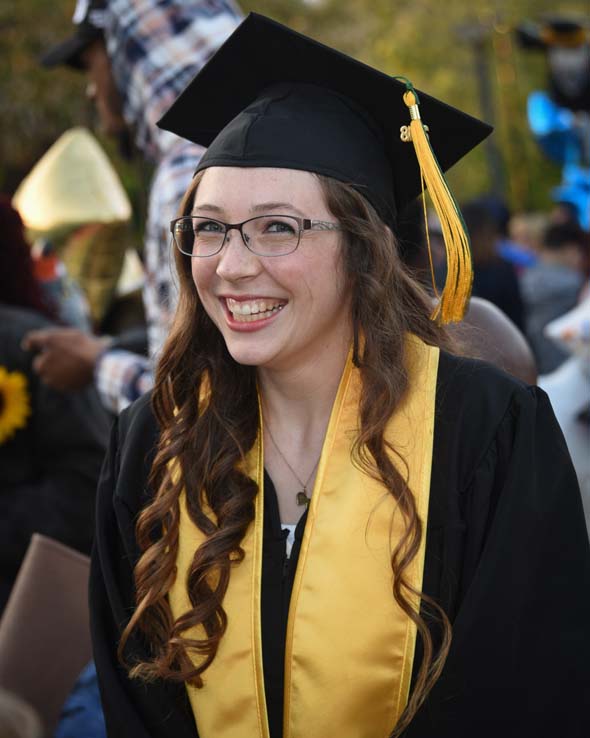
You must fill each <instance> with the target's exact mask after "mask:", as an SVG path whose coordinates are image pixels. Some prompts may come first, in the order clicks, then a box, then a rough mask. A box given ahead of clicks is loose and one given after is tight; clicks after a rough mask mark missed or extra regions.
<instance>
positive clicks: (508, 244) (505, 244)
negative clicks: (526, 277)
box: [497, 238, 538, 270]
mask: <svg viewBox="0 0 590 738" xmlns="http://www.w3.org/2000/svg"><path fill="white" fill-rule="evenodd" d="M497 250H498V254H499V255H500V256H501V257H502V258H503V259H506V261H509V262H510V263H511V264H514V266H515V267H516V268H517V270H520V269H526V268H527V267H531V266H533V265H534V264H536V263H537V261H538V257H537V255H536V254H534V253H533V252H532V251H529V250H528V249H526V248H525V247H524V246H521V245H520V244H519V243H517V242H516V241H511V240H509V239H508V238H503V239H501V240H499V241H498V243H497Z"/></svg>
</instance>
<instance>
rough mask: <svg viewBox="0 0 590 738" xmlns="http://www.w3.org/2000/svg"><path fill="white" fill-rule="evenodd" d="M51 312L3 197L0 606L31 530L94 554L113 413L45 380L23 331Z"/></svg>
mask: <svg viewBox="0 0 590 738" xmlns="http://www.w3.org/2000/svg"><path fill="white" fill-rule="evenodd" d="M53 314H54V313H53V312H52V311H51V310H48V309H47V307H46V303H44V302H43V296H42V291H41V289H40V287H39V285H38V284H37V282H36V281H35V278H34V275H33V262H32V259H31V255H30V249H29V246H28V244H27V243H26V241H25V239H24V235H23V226H22V222H21V220H20V217H19V215H18V213H17V212H16V211H15V210H14V209H13V208H12V207H11V205H10V203H9V202H8V200H7V199H2V200H0V539H1V540H2V546H1V548H0V611H1V610H2V609H3V608H4V605H5V603H6V600H7V599H8V595H9V593H10V590H11V588H12V584H13V582H14V579H15V577H16V575H17V572H18V570H19V567H20V564H21V561H22V559H23V557H24V555H25V552H26V550H27V546H28V544H29V540H30V538H31V535H32V534H33V533H35V532H37V533H43V534H45V535H47V536H50V537H51V538H55V539H56V540H58V541H61V542H62V543H65V544H66V545H68V546H72V547H73V548H75V549H77V550H78V551H82V552H83V553H86V554H88V553H90V547H91V545H92V538H93V528H94V504H95V494H96V482H97V479H98V476H99V472H100V467H101V464H102V461H103V456H104V452H105V448H106V444H107V439H108V428H109V419H108V417H107V414H106V412H105V411H104V409H103V407H102V404H101V403H100V401H99V398H98V395H97V394H96V391H95V390H94V389H93V388H91V387H89V388H87V389H84V390H81V391H79V392H59V391H56V390H53V389H51V388H49V387H47V386H46V385H44V384H43V383H42V382H40V381H39V378H38V376H37V374H36V372H35V371H34V369H33V361H34V357H33V356H32V355H31V353H29V352H26V351H23V350H22V348H21V342H22V340H23V336H24V335H25V334H26V333H28V332H29V331H31V330H39V329H44V328H48V327H50V326H51V325H52V324H53V323H52V321H51V318H52V317H53Z"/></svg>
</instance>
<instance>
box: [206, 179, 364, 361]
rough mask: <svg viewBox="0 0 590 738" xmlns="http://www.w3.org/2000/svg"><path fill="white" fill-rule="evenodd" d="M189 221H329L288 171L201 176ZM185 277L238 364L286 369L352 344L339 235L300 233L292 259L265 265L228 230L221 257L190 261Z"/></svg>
mask: <svg viewBox="0 0 590 738" xmlns="http://www.w3.org/2000/svg"><path fill="white" fill-rule="evenodd" d="M192 214H193V215H198V216H201V217H203V216H204V217H211V218H215V219H216V220H220V221H223V222H226V223H239V222H241V221H244V220H247V219H248V218H252V217H255V216H258V215H269V214H270V215H273V214H274V215H293V216H296V217H299V218H310V219H312V220H324V221H334V217H333V216H332V214H331V213H330V212H329V210H328V209H327V206H326V204H325V201H324V196H323V193H322V189H321V186H320V183H319V181H318V179H317V177H315V176H314V175H312V174H310V173H308V172H302V171H298V170H292V169H271V168H241V167H240V168H238V167H211V168H210V169H206V170H205V172H204V175H203V178H202V180H201V182H200V183H199V186H198V189H197V192H196V195H195V203H194V207H193V211H192ZM253 248H254V249H255V248H256V245H255V244H253ZM192 275H193V280H194V283H195V285H196V288H197V291H198V293H199V297H200V300H201V302H202V303H203V306H204V308H205V310H206V311H207V313H208V315H209V317H210V318H211V320H212V321H213V322H214V323H215V325H216V326H217V327H218V329H219V330H220V332H221V334H222V335H223V337H224V339H225V342H226V345H227V348H228V351H229V352H230V354H231V355H232V357H233V358H234V359H235V361H237V362H238V363H240V364H247V365H251V366H258V367H265V368H268V369H277V370H285V369H290V368H293V369H295V368H296V367H298V366H301V365H302V364H307V363H308V362H311V363H314V361H315V359H316V358H317V357H318V355H319V354H320V353H321V352H324V351H330V350H334V349H336V348H337V347H338V349H341V347H342V345H343V344H347V343H348V342H350V340H351V338H352V328H351V319H350V295H349V292H348V290H347V286H346V278H345V275H344V268H343V260H342V233H340V232H338V231H304V232H303V233H302V234H301V240H300V243H299V246H298V248H297V249H296V250H295V251H293V252H292V253H290V254H286V255H284V256H274V257H268V256H267V257H265V256H258V255H256V254H254V253H252V252H251V251H249V250H248V249H247V248H246V246H245V245H244V242H243V241H242V238H241V236H240V233H239V231H237V230H231V231H230V232H229V233H228V234H227V237H226V241H225V245H224V246H223V249H222V250H221V251H220V253H218V254H215V255H214V256H209V257H205V258H193V259H192Z"/></svg>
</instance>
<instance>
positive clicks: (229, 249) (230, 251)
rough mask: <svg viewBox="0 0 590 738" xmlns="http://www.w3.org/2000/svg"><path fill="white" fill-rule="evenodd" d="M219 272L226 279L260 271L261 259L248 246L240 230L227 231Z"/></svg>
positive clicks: (242, 276) (250, 274) (250, 275)
mask: <svg viewBox="0 0 590 738" xmlns="http://www.w3.org/2000/svg"><path fill="white" fill-rule="evenodd" d="M216 271H217V274H218V275H219V276H220V277H222V278H223V279H226V280H230V281H231V280H233V281H235V280H237V279H244V278H247V277H253V276H255V275H256V274H258V272H259V271H260V260H259V258H258V257H257V256H256V254H253V253H252V252H251V251H250V250H249V249H247V248H246V246H245V245H244V242H243V240H242V236H241V234H240V232H239V231H238V230H231V231H228V232H227V235H226V237H225V243H224V244H223V248H222V249H221V251H220V253H219V261H218V262H217V270H216Z"/></svg>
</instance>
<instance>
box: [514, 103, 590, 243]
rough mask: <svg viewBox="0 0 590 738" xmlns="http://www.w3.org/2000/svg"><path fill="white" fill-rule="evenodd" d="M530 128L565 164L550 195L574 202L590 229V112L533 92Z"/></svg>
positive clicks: (548, 151) (583, 223)
mask: <svg viewBox="0 0 590 738" xmlns="http://www.w3.org/2000/svg"><path fill="white" fill-rule="evenodd" d="M527 110H528V120H529V126H530V129H531V131H532V133H533V135H534V136H535V139H536V140H537V143H538V144H539V146H540V147H541V149H542V151H543V152H544V153H545V154H546V156H547V157H548V158H550V159H551V160H552V161H555V162H556V163H558V164H561V166H562V179H561V183H560V185H559V186H558V187H556V188H554V189H553V191H552V193H551V195H552V198H553V200H554V201H555V202H565V203H569V204H570V205H572V206H573V207H574V209H575V211H576V214H577V217H578V221H579V223H580V225H581V226H582V228H584V229H585V230H590V115H588V113H584V112H578V113H573V112H572V111H571V110H569V109H567V108H562V107H560V106H559V105H557V104H556V103H555V102H554V101H553V100H552V99H551V97H550V96H549V94H548V93H546V92H540V91H536V92H532V93H531V94H530V95H529V97H528V103H527Z"/></svg>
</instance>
